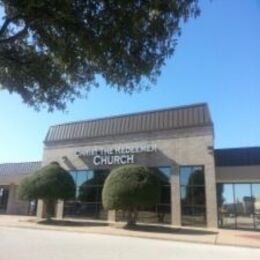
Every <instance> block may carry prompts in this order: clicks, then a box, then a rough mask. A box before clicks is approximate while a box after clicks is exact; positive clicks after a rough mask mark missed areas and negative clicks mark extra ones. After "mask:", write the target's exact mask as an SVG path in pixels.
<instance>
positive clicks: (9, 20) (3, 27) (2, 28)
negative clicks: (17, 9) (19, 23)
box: [0, 16, 19, 37]
mask: <svg viewBox="0 0 260 260" xmlns="http://www.w3.org/2000/svg"><path fill="white" fill-rule="evenodd" d="M16 19H19V16H14V17H9V18H6V19H5V21H4V23H3V24H2V26H1V29H0V37H1V35H2V34H3V33H4V32H5V31H6V29H7V27H8V25H9V24H10V23H11V22H12V21H14V20H16Z"/></svg>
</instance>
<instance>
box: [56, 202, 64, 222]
mask: <svg viewBox="0 0 260 260" xmlns="http://www.w3.org/2000/svg"><path fill="white" fill-rule="evenodd" d="M63 210H64V200H58V201H57V204H56V216H55V217H56V218H58V219H62V218H63Z"/></svg>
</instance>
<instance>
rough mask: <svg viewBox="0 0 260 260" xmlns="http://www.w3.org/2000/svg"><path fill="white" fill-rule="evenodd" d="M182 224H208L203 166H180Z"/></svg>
mask: <svg viewBox="0 0 260 260" xmlns="http://www.w3.org/2000/svg"><path fill="white" fill-rule="evenodd" d="M180 183H181V187H180V189H181V205H182V225H189V226H205V225H206V197H205V187H204V185H205V180H204V169H203V166H182V167H180Z"/></svg>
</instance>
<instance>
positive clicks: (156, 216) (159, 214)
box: [117, 167, 171, 224]
mask: <svg viewBox="0 0 260 260" xmlns="http://www.w3.org/2000/svg"><path fill="white" fill-rule="evenodd" d="M151 170H153V172H154V173H155V174H157V175H158V176H159V178H160V180H161V198H160V201H159V203H157V204H156V206H155V207H153V208H149V209H148V208H143V209H139V211H138V217H137V222H141V223H165V224H170V223H171V168H170V167H158V168H156V167H153V168H151ZM117 221H125V216H124V212H123V211H118V212H117Z"/></svg>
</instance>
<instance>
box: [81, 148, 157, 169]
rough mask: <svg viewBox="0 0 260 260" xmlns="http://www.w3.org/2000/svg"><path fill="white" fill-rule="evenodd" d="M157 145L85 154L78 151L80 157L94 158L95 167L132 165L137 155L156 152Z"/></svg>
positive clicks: (97, 149)
mask: <svg viewBox="0 0 260 260" xmlns="http://www.w3.org/2000/svg"><path fill="white" fill-rule="evenodd" d="M156 151H157V147H156V145H155V144H145V145H129V146H110V147H106V148H96V147H94V148H91V149H88V150H85V151H84V152H81V151H77V152H76V155H77V156H78V157H81V158H83V157H90V156H93V163H94V165H112V164H119V165H120V164H132V163H134V159H135V154H138V153H151V152H156Z"/></svg>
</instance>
